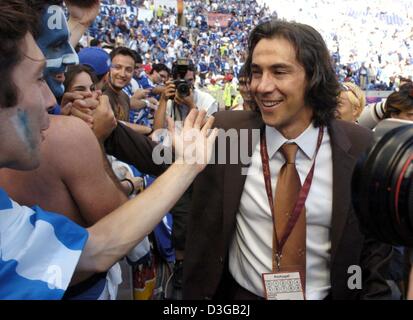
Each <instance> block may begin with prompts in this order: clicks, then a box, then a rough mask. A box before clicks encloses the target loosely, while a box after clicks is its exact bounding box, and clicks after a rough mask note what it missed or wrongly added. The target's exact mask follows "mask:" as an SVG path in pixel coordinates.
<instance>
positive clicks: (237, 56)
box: [83, 0, 413, 90]
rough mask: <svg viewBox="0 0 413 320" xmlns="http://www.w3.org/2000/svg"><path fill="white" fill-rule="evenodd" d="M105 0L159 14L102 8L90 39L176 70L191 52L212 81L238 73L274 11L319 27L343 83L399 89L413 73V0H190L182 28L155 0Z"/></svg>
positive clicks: (84, 43) (187, 3) (150, 62)
mask: <svg viewBox="0 0 413 320" xmlns="http://www.w3.org/2000/svg"><path fill="white" fill-rule="evenodd" d="M102 3H103V4H106V5H118V6H129V7H134V8H138V9H137V10H138V11H139V10H153V15H152V17H153V19H151V20H150V21H148V20H145V21H142V20H139V15H138V14H132V15H129V14H123V13H122V12H121V11H119V10H114V8H111V9H109V10H107V11H105V10H102V13H101V14H100V15H99V16H98V17H97V19H96V21H95V23H94V24H93V25H92V27H91V28H90V30H89V36H90V37H92V38H96V39H97V40H98V41H99V42H100V43H102V44H104V45H107V46H108V47H116V46H123V45H124V46H128V47H130V48H131V49H134V50H137V51H138V52H139V53H140V54H141V55H142V58H143V62H144V64H153V63H164V64H165V65H167V66H168V67H169V68H171V66H172V64H173V62H174V61H175V60H176V58H177V57H188V58H190V59H192V60H193V62H194V63H195V65H196V66H197V68H198V71H199V72H200V73H204V74H206V77H205V78H206V79H207V80H209V79H211V78H214V79H216V78H217V77H219V76H221V75H222V76H224V75H226V74H228V73H231V74H233V75H234V76H235V79H236V78H237V76H238V73H239V69H240V68H241V66H242V65H243V63H244V61H245V54H246V47H247V39H248V35H249V33H250V31H251V30H252V28H253V27H254V26H255V25H256V24H257V23H258V22H259V21H260V20H262V19H264V18H266V17H268V16H278V17H279V18H280V19H286V20H295V21H298V22H303V23H307V24H310V25H312V26H314V27H316V29H317V30H318V31H320V33H321V34H322V35H323V37H324V39H325V40H326V42H327V44H328V46H329V49H330V52H331V57H332V59H333V61H334V63H335V66H336V73H337V76H338V77H339V80H340V81H341V82H345V81H347V82H348V81H350V82H354V83H356V84H357V85H359V86H360V87H361V88H362V89H363V90H393V89H395V88H396V87H397V86H398V83H399V81H400V78H409V77H410V78H411V75H412V73H413V69H412V65H413V64H412V62H413V47H411V45H410V43H411V42H412V40H413V39H412V38H413V28H412V27H410V28H409V27H406V26H409V25H411V22H412V20H413V14H412V13H411V12H412V10H411V9H412V6H413V4H411V3H408V2H406V1H402V0H398V1H393V2H392V4H391V5H389V4H388V3H387V2H386V1H383V0H379V1H366V2H363V3H362V4H360V2H356V1H354V0H346V1H341V2H339V3H337V2H336V1H332V0H322V1H308V0H292V1H286V0H278V1H276V2H274V3H273V2H271V3H269V2H266V1H262V0H261V1H256V0H247V1H235V0H233V1H221V0H211V1H199V0H195V1H184V3H185V12H184V16H185V20H184V21H185V25H184V26H179V25H177V13H176V10H175V9H173V8H167V7H166V6H160V7H157V8H156V7H155V4H154V1H150V0H145V1H142V0H140V1H138V0H106V1H102ZM267 3H268V5H267ZM332 12H334V14H331V13H332ZM210 13H220V14H227V15H228V17H229V20H228V26H225V27H223V26H222V24H220V22H218V20H216V21H211V16H209V14H210ZM208 20H210V21H208ZM86 39H89V40H90V38H85V39H84V41H83V45H84V46H88V45H89V44H88V41H87V40H86ZM202 84H204V83H202Z"/></svg>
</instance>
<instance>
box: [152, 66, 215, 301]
mask: <svg viewBox="0 0 413 320" xmlns="http://www.w3.org/2000/svg"><path fill="white" fill-rule="evenodd" d="M172 75H173V80H169V81H167V82H166V88H165V90H164V91H163V93H162V95H161V98H160V101H159V107H158V110H157V111H156V112H155V120H154V131H155V130H157V129H163V128H165V124H166V121H165V120H166V117H167V116H168V117H171V118H172V119H173V121H174V122H175V121H184V120H185V119H186V117H187V115H188V113H189V112H190V111H191V110H193V109H199V110H205V111H206V113H207V116H210V115H211V114H213V113H215V112H216V111H218V103H217V102H216V100H215V99H214V98H213V97H212V96H211V95H210V94H208V93H205V92H202V91H200V90H198V89H196V88H194V83H195V67H194V65H192V64H191V63H190V62H189V61H188V60H185V59H178V61H177V63H175V64H174V66H173V68H172ZM191 201H192V186H190V187H189V188H188V189H187V190H186V192H185V193H184V195H183V196H182V197H181V198H180V199H179V201H178V202H177V203H176V205H175V206H174V207H173V208H172V209H171V213H172V216H173V219H174V222H173V227H172V241H173V245H174V248H175V255H176V262H175V268H174V276H173V280H172V285H173V289H172V293H171V294H170V295H169V296H168V298H170V299H175V300H180V299H181V296H182V265H183V259H184V255H185V254H184V252H185V239H186V223H187V217H188V213H189V210H190V206H191Z"/></svg>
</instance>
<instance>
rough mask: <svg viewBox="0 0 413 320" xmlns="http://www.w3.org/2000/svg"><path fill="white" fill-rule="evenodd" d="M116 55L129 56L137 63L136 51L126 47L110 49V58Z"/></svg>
mask: <svg viewBox="0 0 413 320" xmlns="http://www.w3.org/2000/svg"><path fill="white" fill-rule="evenodd" d="M118 55H122V56H129V57H131V58H132V59H133V62H134V64H136V63H138V62H137V57H136V53H135V52H133V50H131V49H129V48H127V47H117V48H116V49H114V50H112V52H111V53H110V59H111V60H113V58H114V57H116V56H118Z"/></svg>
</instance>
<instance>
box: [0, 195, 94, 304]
mask: <svg viewBox="0 0 413 320" xmlns="http://www.w3.org/2000/svg"><path fill="white" fill-rule="evenodd" d="M87 238H88V232H87V230H86V229H84V228H82V227H80V226H79V225H77V224H75V223H74V222H72V221H71V220H69V219H68V218H66V217H64V216H62V215H58V214H54V213H49V212H46V211H44V210H42V209H40V208H39V207H34V208H32V209H31V208H28V207H24V206H20V205H19V204H17V203H16V202H14V201H13V200H11V199H10V198H9V197H8V196H7V194H6V193H5V192H4V191H3V190H2V189H0V299H13V300H19V299H30V300H40V299H61V298H62V296H63V294H64V292H65V291H66V289H67V287H68V286H69V283H70V280H71V278H72V275H73V273H74V271H75V269H76V265H77V264H78V261H79V258H80V255H81V253H82V250H83V248H84V246H85V244H86V241H87Z"/></svg>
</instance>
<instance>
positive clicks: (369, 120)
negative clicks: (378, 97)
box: [357, 99, 386, 129]
mask: <svg viewBox="0 0 413 320" xmlns="http://www.w3.org/2000/svg"><path fill="white" fill-rule="evenodd" d="M385 105H386V99H384V100H382V101H380V102H377V103H370V104H368V105H367V106H366V107H365V108H364V109H363V111H362V113H361V114H360V116H359V118H358V120H357V121H358V123H359V124H360V125H362V126H363V127H365V128H368V129H373V128H374V127H376V125H377V124H378V123H379V122H380V121H381V120H382V119H384V113H385V111H386V109H385Z"/></svg>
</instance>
